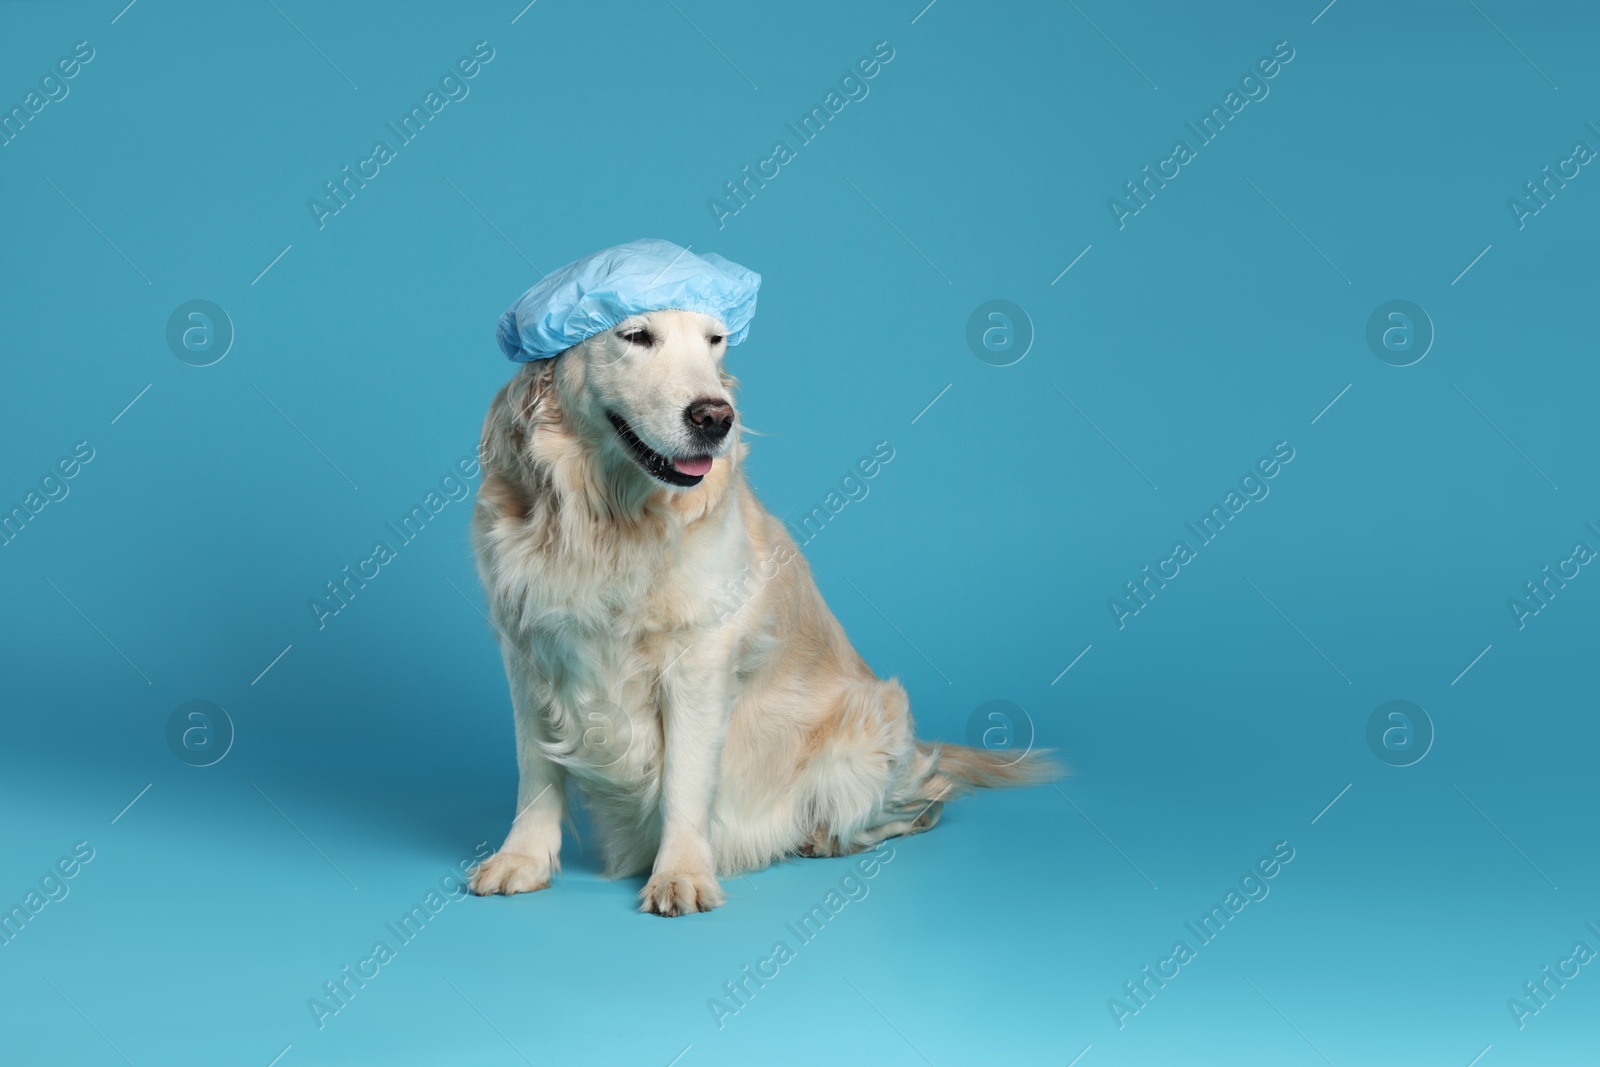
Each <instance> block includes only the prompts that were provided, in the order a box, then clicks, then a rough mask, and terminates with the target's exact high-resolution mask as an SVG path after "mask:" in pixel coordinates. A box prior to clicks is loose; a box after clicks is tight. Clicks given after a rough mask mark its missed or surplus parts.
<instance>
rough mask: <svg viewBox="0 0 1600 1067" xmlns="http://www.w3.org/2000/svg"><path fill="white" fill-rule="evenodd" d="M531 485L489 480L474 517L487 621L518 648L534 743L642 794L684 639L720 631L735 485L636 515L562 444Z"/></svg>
mask: <svg viewBox="0 0 1600 1067" xmlns="http://www.w3.org/2000/svg"><path fill="white" fill-rule="evenodd" d="M553 451H554V452H555V458H554V460H553V461H552V462H551V464H550V466H549V468H548V469H545V470H542V471H539V472H538V474H539V476H538V477H536V478H534V479H532V485H533V487H534V489H533V491H530V489H529V486H528V485H526V484H525V485H512V484H511V483H510V482H509V481H508V480H506V479H505V478H504V477H502V476H500V475H491V476H488V477H486V479H485V481H484V484H483V487H482V489H481V490H480V503H479V510H478V514H477V516H476V518H475V520H474V528H475V529H474V533H475V536H474V541H475V545H476V548H477V552H478V557H479V567H480V571H481V572H482V574H483V576H484V580H485V584H486V586H487V588H488V589H489V591H490V594H491V600H492V604H493V608H494V615H495V623H496V625H497V626H499V627H500V628H501V629H502V631H503V632H504V633H505V634H506V636H507V637H509V638H510V639H511V640H512V641H513V642H514V643H515V644H516V646H518V649H519V650H521V651H523V652H526V654H527V655H526V656H525V657H523V663H522V664H520V665H519V666H527V667H528V668H529V671H530V673H531V674H533V676H534V677H533V683H534V684H533V686H532V692H533V693H534V694H536V695H537V697H538V699H539V700H540V702H541V704H542V705H543V707H542V709H541V716H542V718H543V725H544V727H545V729H546V737H545V738H544V740H545V741H546V744H544V745H542V746H541V747H544V748H545V749H546V752H547V754H548V755H550V757H551V758H552V759H555V760H556V761H558V762H560V763H562V764H563V765H565V766H566V767H567V768H568V770H569V771H571V772H573V773H575V774H577V775H578V777H579V778H580V780H584V781H586V782H588V783H589V784H590V785H591V786H598V787H599V788H601V789H602V790H603V791H605V792H607V793H610V794H612V795H613V796H614V798H615V799H616V800H617V801H619V802H621V801H623V799H624V798H631V802H632V803H635V804H637V803H650V802H651V798H652V797H653V793H654V790H655V786H656V784H657V782H658V780H659V775H660V754H661V737H662V722H661V715H660V687H661V686H662V684H663V679H664V677H667V676H668V672H670V671H671V670H672V669H673V668H674V667H675V666H677V667H678V669H680V670H682V669H685V668H686V667H687V665H686V664H679V662H678V661H679V658H680V657H681V656H683V655H684V653H685V650H686V647H687V640H688V637H689V635H691V634H694V633H697V632H698V633H703V632H704V631H705V630H706V628H707V627H715V626H716V623H717V618H718V614H719V612H720V611H721V610H722V609H723V607H724V601H723V599H722V597H723V595H724V590H723V588H722V586H723V584H724V578H723V576H725V575H726V574H727V573H728V561H730V560H740V561H742V560H743V559H744V558H745V556H746V555H747V554H748V551H749V549H748V541H747V537H746V535H745V531H744V527H743V524H742V522H741V518H740V514H739V509H738V507H737V499H736V497H735V496H734V495H733V494H726V495H724V494H718V496H717V498H716V500H715V503H713V504H711V506H709V507H705V508H704V509H703V511H699V512H696V513H695V514H693V515H691V516H689V517H687V518H686V517H685V515H683V514H682V513H681V511H679V510H678V509H677V508H675V507H674V506H673V502H672V501H671V499H670V498H664V499H663V500H662V501H661V502H659V503H657V502H652V503H650V504H648V505H647V506H646V507H645V508H644V509H643V510H642V511H641V512H640V513H639V514H637V515H636V516H634V518H633V521H630V522H628V523H621V524H619V523H618V522H617V521H616V520H615V518H614V516H612V515H609V514H607V512H606V508H605V505H604V504H603V503H602V501H603V500H604V497H603V495H596V493H597V491H598V492H599V493H600V494H603V491H604V487H603V486H596V485H595V484H594V483H593V482H592V480H591V478H590V470H589V469H588V468H587V467H586V466H585V465H581V464H577V463H576V462H572V463H568V464H567V465H565V466H563V463H562V460H563V459H569V460H574V461H575V460H576V459H577V457H575V456H568V455H567V454H566V453H564V452H563V450H562V449H560V448H559V447H557V448H555V449H553Z"/></svg>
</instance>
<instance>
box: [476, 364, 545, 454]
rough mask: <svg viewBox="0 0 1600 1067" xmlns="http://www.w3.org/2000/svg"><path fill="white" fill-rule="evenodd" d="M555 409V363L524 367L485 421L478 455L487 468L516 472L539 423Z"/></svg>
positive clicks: (498, 395) (506, 388) (490, 407)
mask: <svg viewBox="0 0 1600 1067" xmlns="http://www.w3.org/2000/svg"><path fill="white" fill-rule="evenodd" d="M554 406H555V360H554V359H553V358H552V359H537V360H532V361H530V362H528V363H526V364H524V365H523V368H522V371H521V373H519V374H518V375H517V376H516V377H515V378H512V379H511V380H510V381H509V382H507V383H506V384H505V385H504V386H503V387H502V388H501V389H500V392H499V393H497V394H496V395H495V398H494V400H493V402H491V403H490V405H489V413H488V415H487V416H486V417H485V418H484V420H483V436H482V438H481V439H480V440H479V443H478V455H479V459H480V460H481V462H482V463H483V466H484V468H485V469H486V470H494V471H507V472H509V471H515V470H516V469H517V468H518V467H519V466H520V465H521V464H522V461H523V460H522V457H523V453H524V451H525V450H526V449H527V447H528V438H529V437H530V436H531V435H532V433H533V427H534V424H535V421H536V420H538V419H540V418H547V417H549V416H550V414H551V413H552V409H553V408H554Z"/></svg>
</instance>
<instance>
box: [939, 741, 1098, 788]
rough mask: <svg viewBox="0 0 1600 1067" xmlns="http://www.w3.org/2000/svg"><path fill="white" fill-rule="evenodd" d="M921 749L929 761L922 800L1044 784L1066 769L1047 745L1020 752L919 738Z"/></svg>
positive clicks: (1058, 776) (1059, 775) (1056, 777)
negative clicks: (1053, 755) (1053, 756)
mask: <svg viewBox="0 0 1600 1067" xmlns="http://www.w3.org/2000/svg"><path fill="white" fill-rule="evenodd" d="M917 752H918V754H919V755H921V756H922V757H923V760H919V761H918V762H919V763H922V762H923V761H924V760H925V761H926V763H925V766H926V768H927V769H926V772H925V773H924V774H923V775H920V776H919V777H920V779H921V780H920V782H919V783H918V788H917V795H918V796H919V797H920V799H922V800H927V801H944V800H949V799H951V798H953V797H958V796H961V795H962V794H963V793H969V792H971V791H972V790H974V789H1012V788H1017V787H1020V786H1027V785H1041V784H1043V783H1045V782H1052V781H1055V780H1056V779H1058V778H1061V777H1063V776H1064V775H1065V774H1066V771H1065V770H1063V769H1062V767H1061V765H1060V764H1058V763H1056V762H1055V760H1054V759H1052V758H1051V757H1052V753H1050V752H1049V751H1048V750H1045V749H1038V750H1029V751H1027V752H1022V753H1017V752H1008V751H1005V750H996V751H991V750H989V749H983V748H969V747H968V746H966V745H942V744H936V743H931V742H925V741H918V742H917Z"/></svg>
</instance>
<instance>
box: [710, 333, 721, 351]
mask: <svg viewBox="0 0 1600 1067" xmlns="http://www.w3.org/2000/svg"><path fill="white" fill-rule="evenodd" d="M706 340H707V341H709V342H711V347H712V348H715V347H717V346H718V345H720V344H721V343H722V342H723V341H724V340H725V338H724V337H723V336H722V335H721V334H720V333H714V334H712V335H711V336H709V337H707V338H706Z"/></svg>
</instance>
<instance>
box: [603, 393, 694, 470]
mask: <svg viewBox="0 0 1600 1067" xmlns="http://www.w3.org/2000/svg"><path fill="white" fill-rule="evenodd" d="M606 418H608V419H610V420H611V425H612V427H613V428H614V429H615V430H616V431H617V436H618V437H620V438H622V443H623V444H625V445H627V446H628V451H629V452H631V453H632V454H633V458H634V459H636V460H638V461H639V466H641V467H643V468H644V469H645V473H646V474H649V475H650V476H651V477H652V478H659V479H660V480H661V481H663V482H666V483H667V484H668V485H676V486H679V487H681V488H684V489H687V488H690V487H691V486H696V485H699V484H700V482H701V480H702V479H704V478H705V476H706V475H707V474H709V473H710V472H711V457H710V456H685V457H683V458H680V459H669V458H667V457H666V456H663V455H662V454H661V453H660V452H657V451H656V450H655V449H653V448H651V447H650V446H649V445H647V444H645V443H644V442H643V441H641V440H639V435H638V434H636V433H634V432H633V427H632V426H629V425H628V420H627V419H624V418H623V417H622V416H621V415H618V414H617V413H616V412H614V411H608V412H606Z"/></svg>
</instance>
